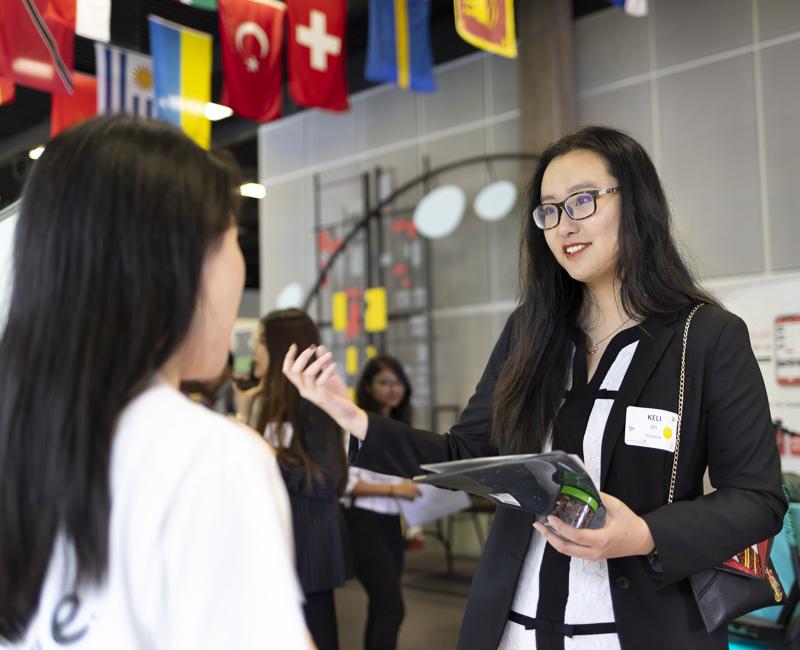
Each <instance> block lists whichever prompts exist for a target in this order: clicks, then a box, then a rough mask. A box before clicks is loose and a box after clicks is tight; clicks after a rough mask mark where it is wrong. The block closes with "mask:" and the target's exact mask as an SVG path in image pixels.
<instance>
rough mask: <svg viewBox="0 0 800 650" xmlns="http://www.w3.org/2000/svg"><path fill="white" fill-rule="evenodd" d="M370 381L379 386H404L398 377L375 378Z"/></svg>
mask: <svg viewBox="0 0 800 650" xmlns="http://www.w3.org/2000/svg"><path fill="white" fill-rule="evenodd" d="M372 383H373V384H375V385H377V386H380V387H381V388H394V387H395V386H398V387H400V388H405V386H404V384H403V382H402V381H400V380H399V379H375V380H374V381H373V382H372Z"/></svg>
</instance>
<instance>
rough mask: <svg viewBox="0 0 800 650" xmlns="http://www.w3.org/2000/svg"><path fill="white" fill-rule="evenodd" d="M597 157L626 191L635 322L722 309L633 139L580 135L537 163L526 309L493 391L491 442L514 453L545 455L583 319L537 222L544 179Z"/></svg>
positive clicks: (600, 130) (624, 241)
mask: <svg viewBox="0 0 800 650" xmlns="http://www.w3.org/2000/svg"><path fill="white" fill-rule="evenodd" d="M575 150H585V151H591V152H594V153H595V154H597V155H599V156H600V157H601V158H602V159H603V160H604V161H605V164H606V167H607V169H608V172H609V173H610V174H611V175H612V176H614V177H615V178H616V179H617V181H618V185H619V187H620V188H621V192H620V194H619V196H620V201H621V203H620V220H619V232H618V257H617V264H616V270H615V275H616V278H615V279H616V281H617V282H618V283H619V286H620V287H621V301H622V308H623V310H624V311H625V313H626V314H627V315H628V316H629V317H631V318H648V317H651V316H658V315H665V314H668V313H673V312H675V311H678V310H680V309H682V308H684V307H686V306H688V305H691V304H695V303H698V302H707V303H714V304H716V301H715V300H714V299H713V298H712V297H711V296H709V295H708V294H707V293H706V292H705V291H703V290H702V289H701V288H700V287H699V286H698V284H697V282H696V281H695V280H694V278H693V276H692V274H691V273H690V271H689V269H688V268H687V266H686V264H685V263H684V261H683V260H682V259H681V256H680V254H679V252H678V248H677V246H676V244H675V241H674V239H673V238H672V234H671V232H670V221H671V217H670V211H669V206H668V204H667V199H666V197H665V195H664V190H663V189H662V186H661V181H660V180H659V178H658V173H657V172H656V169H655V166H654V165H653V163H652V161H651V160H650V158H649V156H648V155H647V152H645V150H644V148H643V147H642V146H641V145H640V144H639V143H638V142H636V140H634V139H633V138H632V137H631V136H629V135H628V134H626V133H624V132H622V131H618V130H616V129H612V128H608V127H603V126H588V127H584V128H581V129H579V130H577V131H575V132H573V133H571V134H569V135H567V136H565V137H563V138H562V139H561V140H559V141H558V142H556V143H555V144H552V145H551V146H549V147H548V148H547V150H546V151H545V152H544V153H543V154H542V155H541V158H540V159H539V162H538V163H537V166H536V169H535V171H534V173H533V177H532V179H531V181H530V184H529V187H528V192H527V197H526V204H525V212H524V214H523V227H522V238H521V241H520V294H521V295H520V298H521V299H520V305H519V307H518V309H517V313H516V314H515V315H514V325H513V327H514V341H515V343H514V347H513V349H512V350H511V352H510V354H509V357H508V359H507V361H506V363H505V364H504V365H503V368H502V370H501V371H500V375H499V378H498V381H497V385H496V388H495V394H494V402H493V409H492V410H493V414H492V415H493V417H492V422H493V425H492V441H493V443H494V444H495V446H499V447H502V448H504V449H508V450H517V451H518V450H522V449H526V450H530V449H533V450H541V449H542V447H543V446H544V444H545V441H546V439H547V436H548V431H549V428H550V424H551V422H552V421H553V419H554V417H555V415H556V412H557V410H558V404H559V401H560V398H561V395H562V393H563V391H564V387H565V386H566V382H567V377H568V373H569V368H570V361H571V357H572V341H573V340H574V337H575V335H576V333H577V329H578V327H579V322H580V321H579V319H580V317H581V315H582V312H583V309H584V298H585V292H584V285H582V284H581V283H580V282H577V281H575V280H573V279H572V278H571V277H570V276H569V275H568V274H567V272H566V271H565V270H564V269H563V268H562V267H561V266H560V265H559V264H558V262H557V261H556V259H555V257H553V255H552V253H551V252H550V249H549V248H548V246H547V242H546V241H545V237H544V231H542V230H540V229H539V228H538V227H536V225H535V224H534V223H533V219H532V218H531V213H532V212H533V209H534V207H536V206H537V205H539V203H540V202H541V186H542V177H543V176H544V173H545V170H546V169H547V167H548V165H549V164H550V163H551V162H552V160H553V159H554V158H556V157H558V156H563V155H564V154H567V153H569V152H570V151H575Z"/></svg>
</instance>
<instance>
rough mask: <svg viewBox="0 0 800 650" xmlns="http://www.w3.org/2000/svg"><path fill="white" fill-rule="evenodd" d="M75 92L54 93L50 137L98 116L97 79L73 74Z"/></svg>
mask: <svg viewBox="0 0 800 650" xmlns="http://www.w3.org/2000/svg"><path fill="white" fill-rule="evenodd" d="M72 80H73V82H74V83H75V92H74V93H73V94H72V95H67V94H66V93H53V99H52V102H53V104H52V107H51V110H50V137H51V138H53V137H55V136H56V135H58V133H60V132H61V131H63V130H64V129H66V128H67V127H68V126H72V125H73V124H78V122H83V121H84V120H88V119H89V118H90V117H93V116H94V115H96V114H97V79H95V78H94V77H92V76H90V75H88V74H81V73H80V72H75V73H73V76H72Z"/></svg>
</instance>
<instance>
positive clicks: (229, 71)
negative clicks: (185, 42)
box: [219, 0, 286, 122]
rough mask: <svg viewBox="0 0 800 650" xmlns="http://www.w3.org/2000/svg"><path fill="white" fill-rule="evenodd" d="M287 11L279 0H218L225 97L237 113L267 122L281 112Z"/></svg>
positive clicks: (225, 101)
mask: <svg viewBox="0 0 800 650" xmlns="http://www.w3.org/2000/svg"><path fill="white" fill-rule="evenodd" d="M285 14H286V4H285V3H283V2H276V1H274V0H219V33H220V41H221V50H222V72H223V75H222V77H223V85H222V100H221V101H222V103H223V104H225V105H226V106H230V107H231V108H232V109H233V112H234V113H236V114H237V115H241V116H242V117H246V118H248V119H250V120H256V121H258V122H266V121H268V120H273V119H275V118H276V117H279V116H280V114H281V103H282V100H283V68H282V64H283V60H282V55H283V22H284V16H285Z"/></svg>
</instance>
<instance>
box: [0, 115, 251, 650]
mask: <svg viewBox="0 0 800 650" xmlns="http://www.w3.org/2000/svg"><path fill="white" fill-rule="evenodd" d="M237 184H238V172H237V171H236V169H235V165H233V164H232V163H231V161H230V160H227V159H224V158H223V157H221V156H219V155H217V154H213V153H209V152H206V151H204V150H202V149H201V148H199V147H198V146H197V145H195V144H194V143H193V142H192V141H191V140H189V139H188V138H187V137H185V136H184V135H183V134H181V133H180V131H178V130H177V129H175V128H173V127H171V126H168V125H166V124H161V123H157V122H148V121H140V120H136V119H133V118H128V117H122V116H115V117H101V118H96V119H93V120H90V121H88V122H86V123H84V124H82V125H80V126H77V127H75V128H73V129H69V130H67V131H65V132H64V133H63V134H61V135H59V136H58V137H57V138H55V139H54V140H53V141H52V142H51V143H50V144H48V145H47V148H46V150H45V152H44V154H43V155H42V156H41V158H40V159H39V160H38V161H37V162H36V163H35V164H34V166H33V168H32V170H31V172H30V175H29V177H28V179H27V182H26V184H25V188H24V190H23V196H22V203H21V208H20V213H19V221H18V223H17V226H16V234H15V241H14V258H13V260H14V271H13V273H14V279H13V286H12V292H11V298H10V306H9V312H8V320H7V323H6V326H5V330H4V331H3V333H2V339H0V640H12V641H13V640H16V639H19V638H21V637H22V636H23V635H24V633H25V630H26V628H27V626H28V624H29V622H30V620H31V617H32V616H33V613H34V612H35V609H36V606H37V603H38V599H39V593H40V590H41V587H42V583H43V580H44V576H45V573H46V570H47V566H48V562H49V559H50V555H51V552H52V549H53V543H54V540H55V538H56V536H57V534H59V533H61V534H63V535H64V536H65V538H66V539H67V540H68V541H69V542H70V543H71V544H72V546H73V547H74V550H75V553H76V557H77V581H78V582H79V583H87V582H90V583H98V582H100V581H101V580H102V578H103V577H104V575H105V573H106V570H107V565H108V553H109V547H108V546H109V541H108V528H109V517H110V512H111V494H110V488H109V471H110V461H111V448H112V440H113V435H114V429H115V426H116V423H117V420H118V417H119V415H120V412H121V411H122V410H123V408H124V407H125V405H126V404H127V403H128V402H130V400H131V399H132V398H133V397H134V396H136V395H137V394H138V393H140V392H141V391H142V390H143V389H144V388H146V387H147V385H148V384H149V382H150V381H151V380H152V378H153V376H154V373H155V372H156V371H157V370H158V369H159V368H160V367H162V366H163V364H164V363H165V362H166V361H167V360H168V359H169V358H170V357H171V356H172V355H173V353H174V352H175V351H176V349H177V348H178V346H179V344H181V342H182V341H183V340H184V338H185V336H186V334H187V332H188V330H189V327H190V323H191V321H192V317H193V315H194V313H195V310H196V308H197V305H198V299H199V298H200V297H201V296H199V295H198V294H199V292H200V286H201V285H200V281H201V270H202V264H203V258H204V255H205V253H206V251H207V250H208V249H209V248H210V247H211V246H213V245H215V244H216V243H217V242H219V241H220V236H221V235H222V234H223V233H224V232H225V231H226V230H227V229H228V228H229V227H230V226H231V225H233V223H235V219H236V214H237V211H238V200H237V194H236V193H235V187H236V185H237Z"/></svg>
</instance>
